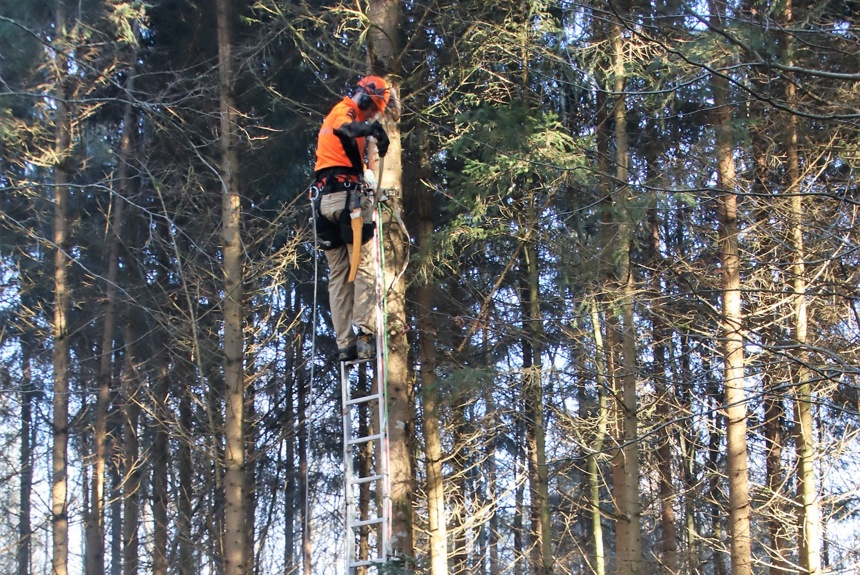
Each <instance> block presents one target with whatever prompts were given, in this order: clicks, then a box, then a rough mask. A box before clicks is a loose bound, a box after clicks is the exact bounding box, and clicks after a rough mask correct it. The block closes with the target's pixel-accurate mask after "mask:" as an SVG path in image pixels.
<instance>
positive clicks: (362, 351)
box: [355, 332, 376, 359]
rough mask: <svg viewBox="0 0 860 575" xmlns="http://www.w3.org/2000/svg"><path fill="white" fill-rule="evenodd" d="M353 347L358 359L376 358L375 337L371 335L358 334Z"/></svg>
mask: <svg viewBox="0 0 860 575" xmlns="http://www.w3.org/2000/svg"><path fill="white" fill-rule="evenodd" d="M355 347H356V351H357V352H358V359H373V358H374V357H376V337H374V335H373V334H372V333H364V332H360V333H359V334H358V341H357V342H356V345H355Z"/></svg>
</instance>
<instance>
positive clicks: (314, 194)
mask: <svg viewBox="0 0 860 575" xmlns="http://www.w3.org/2000/svg"><path fill="white" fill-rule="evenodd" d="M336 192H346V199H345V201H344V206H343V210H342V211H341V213H340V217H339V218H338V221H337V222H333V221H331V220H329V219H328V218H325V217H323V215H322V212H321V211H320V207H321V204H322V197H323V196H325V195H326V194H333V193H336ZM368 193H372V192H371V191H370V190H368V189H367V188H366V187H365V186H364V184H363V183H362V182H361V176H360V175H358V174H357V173H356V171H355V170H352V169H349V168H326V169H324V170H320V172H319V173H318V174H317V176H316V181H315V182H314V184H313V185H312V186H311V187H310V190H309V191H308V195H309V197H310V199H311V202H312V203H313V210H314V216H315V217H314V222H315V226H316V230H315V231H316V234H317V238H318V239H319V242H320V246H321V247H322V249H323V250H330V249H334V248H339V247H340V246H343V245H345V244H352V243H354V242H355V240H356V239H357V238H360V242H361V244H365V243H367V242H368V241H370V239H371V238H372V237H373V230H374V225H373V224H372V223H370V224H365V223H364V222H363V221H362V219H361V217H360V214H361V199H362V197H363V196H365V195H367V194H368ZM356 211H357V213H358V214H359V217H358V218H356V219H354V218H352V214H353V213H354V212H356ZM354 222H358V224H359V225H358V231H359V234H358V235H356V234H355V232H354V230H355V227H356V226H355V223H354ZM356 252H360V250H354V251H353V253H356ZM354 279H355V276H354V275H353V274H351V278H350V281H353V280H354Z"/></svg>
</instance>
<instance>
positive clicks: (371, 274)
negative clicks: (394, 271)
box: [320, 192, 376, 349]
mask: <svg viewBox="0 0 860 575" xmlns="http://www.w3.org/2000/svg"><path fill="white" fill-rule="evenodd" d="M346 194H347V192H334V193H331V194H326V195H324V196H323V197H322V200H321V201H320V213H321V214H322V216H323V217H324V218H326V219H329V220H331V221H332V222H334V223H338V221H339V218H340V213H341V212H342V211H343V209H344V206H345V205H346ZM361 204H362V205H361V215H362V219H363V220H364V222H365V223H370V222H372V221H373V210H374V206H373V200H372V198H363V199H362V203H361ZM360 249H361V261H360V263H359V264H358V273H357V274H356V276H355V282H350V281H347V278H349V260H350V257H351V255H352V250H353V245H352V244H346V245H343V246H340V247H338V248H333V249H330V250H325V255H326V259H327V260H328V297H329V303H330V304H331V320H332V323H333V324H334V331H335V334H336V335H337V347H338V349H349V348H350V347H352V346H354V345H355V340H356V337H355V333H354V332H353V329H352V326H353V325H355V326H356V327H357V328H358V329H360V330H361V331H363V332H364V333H375V332H376V269H375V268H376V254H375V251H374V250H375V245H374V240H370V241H369V242H367V243H365V244H364V245H362V246H361V248H360Z"/></svg>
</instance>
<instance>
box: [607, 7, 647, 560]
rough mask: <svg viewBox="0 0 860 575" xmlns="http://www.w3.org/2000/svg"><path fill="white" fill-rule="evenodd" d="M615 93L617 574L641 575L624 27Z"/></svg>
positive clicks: (616, 35)
mask: <svg viewBox="0 0 860 575" xmlns="http://www.w3.org/2000/svg"><path fill="white" fill-rule="evenodd" d="M611 36H612V46H613V91H614V93H615V95H616V96H615V108H614V115H615V160H616V161H615V179H616V185H617V187H616V190H615V194H616V198H615V200H616V202H617V204H618V214H617V216H616V217H618V218H619V223H618V236H617V238H616V245H617V246H618V247H617V261H616V266H617V268H616V269H617V271H616V278H617V281H618V288H619V290H618V293H617V295H618V298H619V307H620V312H621V326H620V327H621V352H622V355H621V364H620V366H619V367H620V383H621V390H620V396H619V397H618V401H619V403H620V405H619V413H618V416H619V418H620V426H621V429H620V432H621V441H622V446H621V449H620V450H619V452H618V453H617V454H616V457H615V458H614V459H613V465H614V466H615V470H616V471H615V474H614V477H615V480H616V481H615V484H614V486H613V494H614V495H615V501H616V508H617V513H618V520H617V522H616V556H617V565H616V571H617V573H618V575H639V574H640V573H641V572H642V535H641V527H640V525H639V520H640V515H641V511H640V503H639V447H638V445H639V443H638V418H639V415H638V409H639V408H638V405H637V401H638V400H637V392H636V374H637V367H636V364H637V362H636V334H635V329H636V328H635V324H634V317H633V294H634V291H635V287H634V283H633V269H632V267H631V265H630V235H631V230H630V221H629V218H630V216H629V214H628V213H627V195H628V194H629V193H630V189H629V187H628V183H627V182H628V180H629V177H630V168H629V158H628V153H629V152H628V143H627V114H626V105H627V100H626V97H625V96H624V91H625V86H626V82H627V80H626V72H625V68H626V62H627V55H626V53H625V41H624V38H623V35H622V29H621V24H620V23H614V24H613V25H612V34H611Z"/></svg>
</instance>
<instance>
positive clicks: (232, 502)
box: [217, 0, 248, 575]
mask: <svg viewBox="0 0 860 575" xmlns="http://www.w3.org/2000/svg"><path fill="white" fill-rule="evenodd" d="M217 18H218V71H219V94H220V102H221V112H220V119H221V134H220V142H221V169H220V177H221V186H222V187H221V197H222V204H221V240H222V242H223V250H224V262H223V273H224V387H225V389H224V401H225V404H226V406H225V407H226V415H225V419H224V439H225V450H224V460H225V475H224V506H225V513H224V532H223V541H224V543H223V545H224V550H223V553H224V573H225V575H244V574H245V573H246V572H247V571H248V564H247V560H248V558H247V557H246V556H245V554H246V550H247V545H246V537H247V536H248V535H246V533H245V529H246V523H245V520H246V513H245V502H246V498H245V490H246V486H245V436H244V427H245V424H244V415H245V378H244V366H243V361H244V357H243V356H244V339H243V333H242V319H243V317H244V316H243V313H242V241H241V237H240V220H241V205H240V197H239V180H238V170H239V160H238V155H237V150H236V145H237V137H236V130H237V125H236V120H237V117H236V107H235V103H234V99H233V70H232V41H233V39H232V21H233V6H232V1H231V0H218V3H217Z"/></svg>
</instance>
